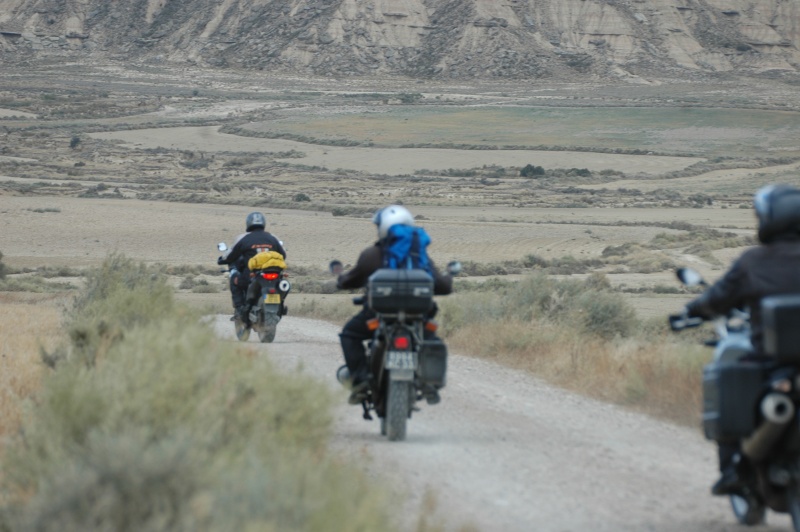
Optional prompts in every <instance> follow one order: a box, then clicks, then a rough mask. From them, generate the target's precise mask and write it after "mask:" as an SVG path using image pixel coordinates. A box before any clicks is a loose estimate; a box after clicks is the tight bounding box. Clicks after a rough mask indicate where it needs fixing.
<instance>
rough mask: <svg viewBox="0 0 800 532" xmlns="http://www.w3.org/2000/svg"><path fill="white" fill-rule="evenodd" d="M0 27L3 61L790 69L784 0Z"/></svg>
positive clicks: (109, 0)
mask: <svg viewBox="0 0 800 532" xmlns="http://www.w3.org/2000/svg"><path fill="white" fill-rule="evenodd" d="M0 32H2V37H0V53H1V54H2V57H3V60H4V61H6V60H7V61H14V60H17V59H26V58H29V57H30V56H31V55H33V54H37V55H48V54H49V55H65V56H69V55H76V56H87V57H92V56H94V55H98V56H103V55H106V56H112V57H115V58H123V59H127V58H129V59H131V60H144V61H151V62H191V63H197V64H207V65H212V66H230V67H240V68H257V69H268V70H275V71H285V72H295V73H305V74H314V75H331V76H346V75H369V74H373V73H374V74H395V75H408V76H414V77H433V78H549V79H574V78H576V77H586V76H587V75H589V76H597V77H603V78H608V77H617V78H634V77H636V75H638V74H642V73H647V74H650V75H653V74H657V73H659V72H660V73H670V75H680V74H681V73H683V74H690V73H693V72H694V73H703V72H709V73H710V72H725V71H731V70H737V71H741V72H747V73H758V72H764V71H775V70H783V71H791V72H797V71H800V50H799V49H800V2H798V1H797V0H192V1H188V0H125V1H122V0H33V1H31V0H0Z"/></svg>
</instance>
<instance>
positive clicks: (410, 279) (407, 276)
mask: <svg viewBox="0 0 800 532" xmlns="http://www.w3.org/2000/svg"><path fill="white" fill-rule="evenodd" d="M367 304H368V305H369V308H371V309H372V310H374V311H375V312H380V313H383V314H397V313H398V312H400V311H403V312H406V313H408V314H425V313H427V312H428V311H430V310H431V309H432V308H433V277H431V276H430V274H428V272H426V271H425V270H394V269H391V268H381V269H380V270H377V271H376V272H375V273H373V274H372V275H370V277H369V281H368V282H367Z"/></svg>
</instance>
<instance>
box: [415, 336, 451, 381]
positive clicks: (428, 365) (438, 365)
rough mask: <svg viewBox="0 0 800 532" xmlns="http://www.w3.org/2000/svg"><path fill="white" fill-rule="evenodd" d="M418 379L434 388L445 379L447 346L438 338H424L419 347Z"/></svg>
mask: <svg viewBox="0 0 800 532" xmlns="http://www.w3.org/2000/svg"><path fill="white" fill-rule="evenodd" d="M419 379H420V380H421V381H422V382H423V383H425V384H431V385H433V386H435V387H436V388H441V387H443V386H444V385H445V381H446V379H447V346H446V345H445V343H444V342H443V341H441V340H440V339H438V338H435V339H432V340H424V341H423V342H422V345H421V346H420V348H419Z"/></svg>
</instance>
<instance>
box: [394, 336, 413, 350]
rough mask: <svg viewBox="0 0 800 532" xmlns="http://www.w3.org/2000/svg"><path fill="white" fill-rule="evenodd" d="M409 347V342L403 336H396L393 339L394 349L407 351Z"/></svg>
mask: <svg viewBox="0 0 800 532" xmlns="http://www.w3.org/2000/svg"><path fill="white" fill-rule="evenodd" d="M409 345H411V342H409V341H408V338H407V337H405V336H398V337H396V338H395V339H394V348H395V349H408V347H409Z"/></svg>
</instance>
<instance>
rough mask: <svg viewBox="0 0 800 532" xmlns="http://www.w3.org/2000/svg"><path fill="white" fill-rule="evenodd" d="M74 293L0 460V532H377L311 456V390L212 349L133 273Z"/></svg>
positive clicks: (316, 408) (381, 501) (100, 279)
mask: <svg viewBox="0 0 800 532" xmlns="http://www.w3.org/2000/svg"><path fill="white" fill-rule="evenodd" d="M88 279H89V285H88V286H87V288H86V291H85V292H84V293H83V294H82V295H81V296H80V297H79V298H77V301H76V303H75V305H74V307H73V309H72V311H71V315H70V316H69V320H68V324H69V328H70V332H71V339H72V344H71V345H70V346H69V349H68V351H69V353H70V354H69V356H67V357H65V358H63V359H61V360H60V361H59V362H58V364H56V365H55V369H54V370H53V371H52V372H51V373H50V374H49V375H48V376H47V377H46V378H45V379H44V382H43V385H42V388H41V390H40V391H39V393H38V394H37V396H36V398H35V400H34V401H32V402H31V403H30V404H29V408H28V411H27V412H26V415H25V417H24V420H23V423H22V427H21V430H20V431H19V434H20V435H21V436H20V437H18V438H17V439H16V440H13V441H12V442H11V443H10V444H9V445H8V446H7V448H6V452H5V455H4V456H3V469H2V471H3V475H2V477H0V489H2V492H3V494H4V497H3V499H2V507H1V508H0V528H2V529H8V530H42V531H49V530H53V531H55V530H59V531H83V530H114V531H127V530H130V531H134V530H135V531H140V530H148V531H149V530H152V531H161V530H163V531H167V530H169V531H184V530H186V531H189V530H211V531H216V530H219V531H227V530H244V529H247V530H299V531H302V530H308V531H317V530H319V531H322V530H333V531H345V530H391V528H392V526H391V525H390V523H389V520H388V517H387V512H386V510H385V508H386V507H387V506H386V505H385V495H384V493H383V492H382V491H381V490H380V489H376V488H375V487H374V486H371V485H369V484H368V482H367V481H366V480H365V479H364V478H363V477H362V476H360V475H359V474H358V473H357V472H356V471H355V470H354V468H352V467H346V466H344V465H342V464H339V463H338V462H337V461H336V460H334V459H332V458H331V457H328V456H327V454H326V450H325V449H326V443H327V438H328V436H329V433H330V424H331V414H330V410H329V405H330V403H331V397H330V396H329V395H330V392H328V391H327V388H326V387H324V386H320V385H319V384H318V383H316V382H314V381H313V380H311V379H310V378H309V377H306V376H303V375H301V374H286V373H285V372H278V371H276V370H275V369H274V368H273V367H272V365H271V364H270V363H269V360H268V359H267V358H265V357H255V356H253V354H252V353H250V352H248V351H246V350H243V349H241V348H240V347H239V346H238V345H237V344H232V343H229V342H222V341H219V340H217V339H216V337H215V335H214V333H213V331H212V330H211V329H210V328H209V327H207V326H205V325H203V323H202V322H201V320H199V319H198V316H196V315H194V314H192V313H191V312H189V311H187V310H186V309H185V308H183V307H181V306H179V305H177V304H176V303H175V302H174V299H173V298H172V295H171V290H170V289H169V288H168V287H167V286H166V285H165V283H164V280H163V279H162V278H161V277H160V276H158V275H155V274H154V272H153V271H151V270H150V268H148V267H146V266H144V265H142V264H136V263H134V262H133V261H130V260H128V259H126V258H124V257H122V256H119V255H115V256H111V257H109V258H108V259H107V260H106V262H105V263H104V264H103V266H102V267H101V268H99V269H98V270H97V271H95V272H91V273H90V274H89V276H88ZM90 355H91V356H90ZM22 435H24V436H22Z"/></svg>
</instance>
